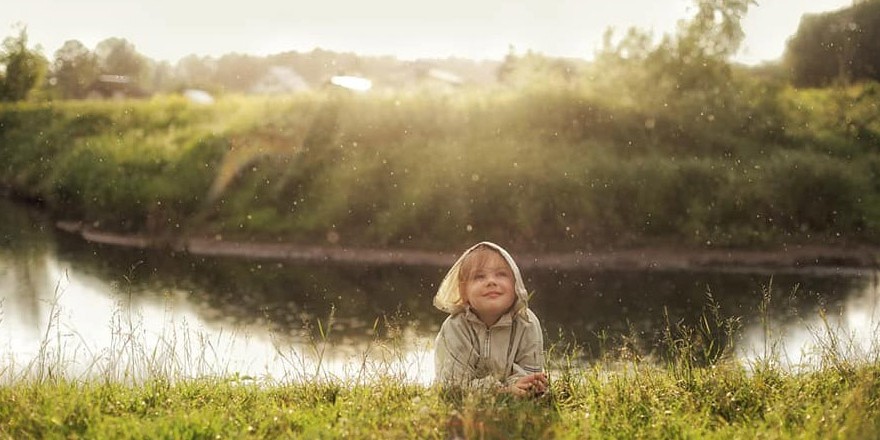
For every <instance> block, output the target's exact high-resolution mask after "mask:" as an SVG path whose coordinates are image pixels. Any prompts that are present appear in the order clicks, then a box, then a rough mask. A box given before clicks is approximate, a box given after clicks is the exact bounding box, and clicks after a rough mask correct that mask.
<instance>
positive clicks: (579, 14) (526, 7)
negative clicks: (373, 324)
mask: <svg viewBox="0 0 880 440" xmlns="http://www.w3.org/2000/svg"><path fill="white" fill-rule="evenodd" d="M7 2H8V3H9V4H10V5H14V6H9V5H7V6H2V4H3V3H7ZM758 2H759V4H758V5H757V6H752V8H751V9H750V10H749V13H748V15H747V16H746V19H745V21H744V28H745V29H744V30H745V32H746V40H745V42H744V43H743V46H742V48H741V50H740V53H739V54H737V56H736V57H735V60H736V61H739V62H743V63H746V64H757V63H760V62H762V61H770V60H775V59H778V58H779V57H781V56H782V53H783V50H784V48H785V41H786V39H787V38H788V37H790V36H791V35H792V34H793V33H794V32H795V31H796V30H797V26H798V23H799V21H800V19H801V16H802V15H803V14H804V13H816V12H825V11H831V10H835V9H839V8H842V7H846V6H849V5H851V4H852V0H758ZM692 4H693V1H692V0H434V1H431V2H427V1H423V0H311V1H302V0H245V1H218V0H26V1H24V0H0V11H2V12H0V26H2V27H3V28H2V29H0V35H2V36H4V37H5V36H10V35H13V34H15V33H16V30H15V29H16V27H15V26H17V25H21V24H23V25H25V26H27V32H28V37H29V40H30V44H31V45H32V46H33V45H37V44H38V45H40V46H41V48H42V52H43V54H44V55H46V56H47V57H49V58H52V56H53V55H54V53H55V51H56V50H58V49H59V48H60V47H61V46H62V44H63V43H64V42H65V41H67V40H79V41H80V42H82V43H83V44H85V45H86V46H87V47H89V48H91V49H94V48H95V46H96V45H97V43H98V42H100V41H102V40H104V39H106V38H110V37H121V38H125V39H127V40H128V41H129V42H131V43H133V44H134V45H135V48H136V50H137V51H138V52H139V53H141V54H143V55H145V56H147V57H149V58H152V59H154V60H166V61H170V62H172V63H173V62H176V61H177V60H179V59H180V58H182V57H184V56H187V55H191V54H196V55H200V56H215V57H216V56H220V55H223V54H226V53H231V52H237V53H247V54H253V55H269V54H275V53H280V52H286V51H291V50H294V51H298V52H308V51H311V50H312V49H314V48H316V47H320V48H322V49H327V50H333V51H345V52H355V53H358V54H362V55H392V56H396V57H398V58H401V59H417V58H445V57H450V56H454V57H463V58H471V59H495V60H498V59H501V58H503V57H504V55H506V54H507V53H509V52H510V50H511V48H512V49H513V51H514V52H515V53H520V54H521V53H524V52H525V51H527V50H532V51H535V52H539V53H543V54H545V55H549V56H562V57H574V58H585V59H590V58H591V57H592V56H593V54H594V53H595V52H596V51H597V50H598V49H599V48H600V47H601V44H602V36H603V34H604V33H605V31H606V29H608V28H613V29H615V32H616V34H617V35H621V34H622V33H623V32H624V31H625V30H626V29H627V28H629V27H632V26H635V27H638V28H640V29H643V30H648V31H651V32H653V34H654V35H656V36H660V35H662V34H664V33H671V32H673V31H674V30H675V26H676V23H677V22H678V21H679V20H681V19H684V18H688V17H689V16H690V15H691V14H692V12H693V6H692Z"/></svg>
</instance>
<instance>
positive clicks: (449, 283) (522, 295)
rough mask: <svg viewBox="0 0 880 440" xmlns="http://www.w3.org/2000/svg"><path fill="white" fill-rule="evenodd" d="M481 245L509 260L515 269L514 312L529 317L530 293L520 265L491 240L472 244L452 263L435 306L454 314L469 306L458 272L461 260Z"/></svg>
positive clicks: (435, 297)
mask: <svg viewBox="0 0 880 440" xmlns="http://www.w3.org/2000/svg"><path fill="white" fill-rule="evenodd" d="M481 245H485V246H489V247H491V248H492V249H495V250H496V251H498V253H500V254H501V256H502V257H504V260H505V261H507V264H508V265H509V266H510V269H511V270H512V271H513V277H514V285H513V289H514V292H515V293H516V301H515V302H514V303H513V312H514V314H516V313H520V312H523V313H520V315H521V316H523V317H525V318H526V319H528V316H527V314H526V313H524V311H525V310H526V308H528V300H529V294H528V292H527V291H526V286H525V284H524V283H523V280H522V275H521V274H520V272H519V267H518V266H517V265H516V262H515V261H513V257H511V256H510V254H509V253H508V252H507V251H506V250H505V249H504V248H503V247H501V246H498V245H497V244H495V243H492V242H489V241H483V242H480V243H477V244H475V245H473V246H471V247H470V248H469V249H468V250H466V251H464V253H462V254H461V256H460V257H458V260H456V261H455V264H453V265H452V268H450V269H449V272H447V273H446V276H445V277H443V281H442V282H440V287H439V288H438V289H437V294H436V295H434V307H436V308H438V309H440V310H442V311H444V312H446V313H449V314H453V315H454V314H456V313H461V312H463V311H464V310H465V309H466V308H467V306H466V305H464V304H462V303H461V292H460V291H459V286H458V272H459V269H460V268H461V262H462V261H463V260H464V257H465V256H467V255H468V254H469V253H471V252H472V251H473V250H474V249H476V248H478V247H479V246H481Z"/></svg>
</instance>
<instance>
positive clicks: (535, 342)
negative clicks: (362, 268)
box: [434, 241, 544, 388]
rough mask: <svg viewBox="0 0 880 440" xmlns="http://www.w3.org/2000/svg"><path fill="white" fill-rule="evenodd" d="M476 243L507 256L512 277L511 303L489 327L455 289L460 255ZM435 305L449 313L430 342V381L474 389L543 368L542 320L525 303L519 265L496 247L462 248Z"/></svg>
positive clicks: (497, 384) (506, 382) (508, 381)
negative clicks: (432, 376) (432, 367)
mask: <svg viewBox="0 0 880 440" xmlns="http://www.w3.org/2000/svg"><path fill="white" fill-rule="evenodd" d="M480 245H485V246H489V247H491V248H492V249H495V250H497V251H498V252H499V253H500V254H501V255H502V256H503V257H504V259H505V260H506V261H507V264H508V265H509V266H510V269H511V270H512V271H513V276H514V279H515V280H514V291H515V293H516V300H515V302H514V304H513V307H512V308H511V310H510V311H509V312H507V313H506V314H504V315H503V316H502V317H501V318H500V319H499V320H498V322H496V323H495V324H494V325H492V326H491V327H487V326H486V324H484V323H483V321H481V320H480V318H479V317H477V315H476V313H474V312H473V311H471V309H470V308H469V307H468V306H467V305H465V304H462V301H461V293H460V292H459V283H458V272H459V269H460V267H461V263H462V260H463V259H464V257H465V256H466V255H467V254H468V253H470V252H471V251H473V250H474V249H476V248H477V247H479V246H480ZM434 306H435V307H437V308H438V309H440V310H442V311H444V312H447V313H449V314H450V315H449V317H448V318H446V321H444V322H443V325H442V326H441V327H440V332H439V333H438V334H437V339H436V341H435V343H434V364H435V369H436V377H435V382H437V383H439V384H441V385H457V386H472V387H479V388H490V387H500V386H509V385H512V384H513V383H514V382H516V380H517V379H519V378H520V377H523V376H525V375H528V374H531V373H537V372H540V371H543V368H544V337H543V333H542V330H541V324H540V322H538V318H537V317H536V316H535V314H534V313H532V311H531V310H529V308H528V292H527V291H526V288H525V284H523V280H522V275H521V274H520V272H519V267H517V265H516V262H515V261H513V257H511V256H510V254H509V253H508V252H507V251H506V250H504V248H502V247H501V246H498V245H497V244H495V243H490V242H488V241H484V242H482V243H478V244H476V245H474V246H472V247H471V248H470V249H468V250H467V251H465V252H464V253H463V254H462V255H461V257H459V258H458V260H457V261H456V262H455V264H453V265H452V268H451V269H449V272H448V273H447V274H446V276H445V277H444V278H443V281H442V282H441V283H440V288H439V289H437V294H436V295H435V296H434Z"/></svg>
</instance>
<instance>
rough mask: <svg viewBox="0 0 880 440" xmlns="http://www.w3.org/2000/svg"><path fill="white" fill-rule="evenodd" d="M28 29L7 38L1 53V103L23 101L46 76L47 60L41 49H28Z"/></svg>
mask: <svg viewBox="0 0 880 440" xmlns="http://www.w3.org/2000/svg"><path fill="white" fill-rule="evenodd" d="M27 42H28V37H27V29H25V28H24V27H22V28H21V30H19V33H18V36H16V37H7V38H6V39H5V40H4V41H3V48H2V51H0V101H21V100H24V99H26V98H27V96H28V94H29V93H30V92H31V91H32V90H33V89H34V88H36V86H37V85H38V84H39V83H40V81H41V80H42V79H43V77H44V75H45V74H46V65H47V64H48V62H47V61H46V58H44V57H43V55H42V54H41V53H40V52H39V49H34V50H31V49H28V45H27Z"/></svg>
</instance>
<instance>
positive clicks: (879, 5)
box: [785, 0, 880, 87]
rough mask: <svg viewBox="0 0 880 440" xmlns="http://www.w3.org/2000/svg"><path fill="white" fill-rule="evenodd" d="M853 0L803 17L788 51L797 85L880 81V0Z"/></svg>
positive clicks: (787, 62) (788, 64)
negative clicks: (826, 10)
mask: <svg viewBox="0 0 880 440" xmlns="http://www.w3.org/2000/svg"><path fill="white" fill-rule="evenodd" d="M853 3H854V4H853V6H852V7H849V8H845V9H841V10H839V11H835V12H829V13H824V14H817V15H807V16H804V18H803V19H802V20H801V24H800V27H799V28H798V31H797V33H796V34H795V35H794V36H793V37H792V38H791V40H789V42H788V48H787V50H786V54H785V64H786V66H787V67H788V68H789V69H790V70H791V75H792V81H793V82H794V84H795V85H798V86H807V87H821V86H826V85H829V84H832V83H834V82H836V81H841V82H846V83H850V82H857V81H880V1H878V0H868V1H862V2H853Z"/></svg>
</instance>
